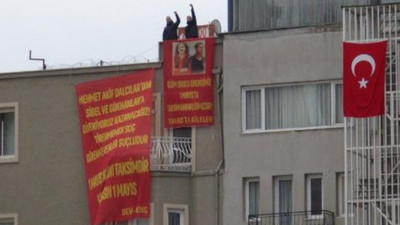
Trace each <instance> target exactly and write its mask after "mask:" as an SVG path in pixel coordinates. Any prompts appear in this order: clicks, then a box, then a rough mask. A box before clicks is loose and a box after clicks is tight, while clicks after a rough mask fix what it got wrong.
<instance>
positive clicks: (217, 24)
mask: <svg viewBox="0 0 400 225" xmlns="http://www.w3.org/2000/svg"><path fill="white" fill-rule="evenodd" d="M211 24H212V25H213V26H214V32H215V36H217V35H218V34H220V33H221V23H220V22H219V21H218V20H217V19H215V20H213V21H211Z"/></svg>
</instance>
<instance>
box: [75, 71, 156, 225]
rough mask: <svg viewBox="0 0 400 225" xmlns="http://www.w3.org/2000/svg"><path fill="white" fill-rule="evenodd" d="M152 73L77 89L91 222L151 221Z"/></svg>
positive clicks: (129, 76) (138, 74)
mask: <svg viewBox="0 0 400 225" xmlns="http://www.w3.org/2000/svg"><path fill="white" fill-rule="evenodd" d="M153 76H154V70H153V69H150V70H142V71H138V72H135V73H131V74H127V75H122V76H118V77H113V78H108V79H103V80H97V81H92V82H87V83H83V84H79V85H77V86H76V93H77V100H78V112H79V119H80V130H81V136H82V146H83V158H84V165H85V172H86V186H87V192H88V199H89V211H90V222H91V224H92V225H94V224H102V223H105V222H111V221H124V220H132V219H135V218H149V215H150V144H151V142H150V141H151V138H150V132H151V121H150V120H151V104H152V95H153Z"/></svg>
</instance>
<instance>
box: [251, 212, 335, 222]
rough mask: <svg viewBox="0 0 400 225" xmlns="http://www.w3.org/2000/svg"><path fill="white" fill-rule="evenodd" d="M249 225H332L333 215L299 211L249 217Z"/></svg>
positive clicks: (330, 213) (331, 213)
mask: <svg viewBox="0 0 400 225" xmlns="http://www.w3.org/2000/svg"><path fill="white" fill-rule="evenodd" d="M248 224H249V225H334V224H335V217H334V213H333V212H330V211H326V210H322V211H301V212H289V213H271V214H258V215H249V218H248Z"/></svg>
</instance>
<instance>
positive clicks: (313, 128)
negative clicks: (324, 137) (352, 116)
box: [242, 123, 344, 134]
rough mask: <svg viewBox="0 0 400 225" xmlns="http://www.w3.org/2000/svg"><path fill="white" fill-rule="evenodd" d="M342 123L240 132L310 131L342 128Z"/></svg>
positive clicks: (244, 132)
mask: <svg viewBox="0 0 400 225" xmlns="http://www.w3.org/2000/svg"><path fill="white" fill-rule="evenodd" d="M343 128H344V124H343V123H341V124H335V125H331V126H320V127H301V128H285V129H275V130H261V129H254V130H245V131H242V134H260V133H279V132H291V131H312V130H327V129H343Z"/></svg>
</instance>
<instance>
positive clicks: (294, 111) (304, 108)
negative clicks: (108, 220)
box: [265, 84, 331, 129]
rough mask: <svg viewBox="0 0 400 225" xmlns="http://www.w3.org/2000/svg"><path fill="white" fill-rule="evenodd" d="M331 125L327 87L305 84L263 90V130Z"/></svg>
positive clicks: (329, 87) (329, 95) (329, 88)
mask: <svg viewBox="0 0 400 225" xmlns="http://www.w3.org/2000/svg"><path fill="white" fill-rule="evenodd" d="M330 124H331V85H330V84H309V85H296V86H287V87H275V88H266V89H265V128H266V129H282V128H299V127H313V126H326V125H330Z"/></svg>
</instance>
